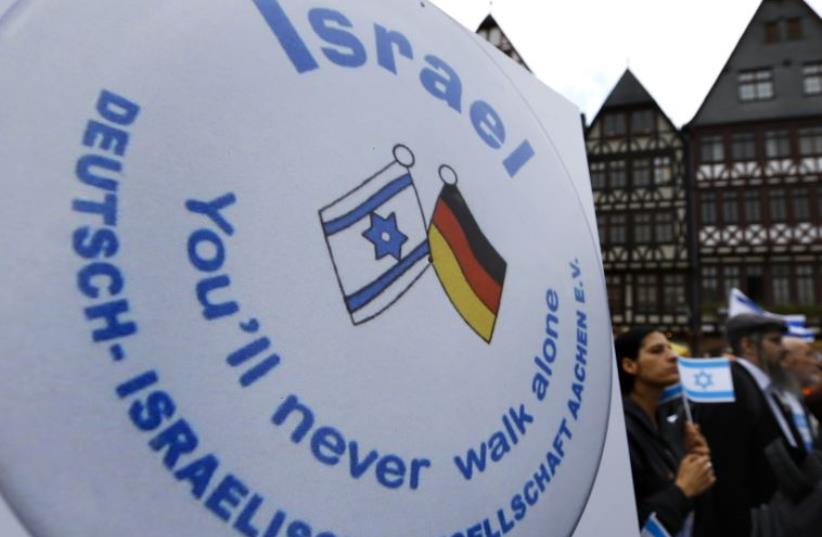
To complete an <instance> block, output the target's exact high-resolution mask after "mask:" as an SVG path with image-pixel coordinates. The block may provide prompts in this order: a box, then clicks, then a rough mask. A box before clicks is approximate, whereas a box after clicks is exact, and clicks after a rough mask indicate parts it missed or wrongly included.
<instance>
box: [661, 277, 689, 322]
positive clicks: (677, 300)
mask: <svg viewBox="0 0 822 537" xmlns="http://www.w3.org/2000/svg"><path fill="white" fill-rule="evenodd" d="M662 307H663V309H664V310H665V312H666V313H677V312H680V311H687V302H686V301H685V278H684V277H683V276H682V274H665V275H664V276H663V277H662Z"/></svg>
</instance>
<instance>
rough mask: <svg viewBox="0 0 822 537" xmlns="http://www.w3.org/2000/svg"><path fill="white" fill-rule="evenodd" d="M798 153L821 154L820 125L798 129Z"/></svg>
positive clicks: (805, 154)
mask: <svg viewBox="0 0 822 537" xmlns="http://www.w3.org/2000/svg"><path fill="white" fill-rule="evenodd" d="M799 154H800V155H802V156H810V155H822V127H811V128H808V129H799Z"/></svg>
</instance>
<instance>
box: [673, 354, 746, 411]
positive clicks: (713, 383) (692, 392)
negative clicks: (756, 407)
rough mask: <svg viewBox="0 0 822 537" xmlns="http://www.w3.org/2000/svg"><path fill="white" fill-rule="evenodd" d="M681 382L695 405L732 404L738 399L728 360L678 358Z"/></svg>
mask: <svg viewBox="0 0 822 537" xmlns="http://www.w3.org/2000/svg"><path fill="white" fill-rule="evenodd" d="M677 367H678V368H679V382H680V383H681V384H682V389H683V390H684V391H685V395H686V396H687V397H688V399H690V400H691V401H693V402H694V403H732V402H734V400H735V399H736V397H735V394H734V383H733V379H732V378H731V362H730V360H728V359H727V358H678V359H677Z"/></svg>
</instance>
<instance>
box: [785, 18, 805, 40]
mask: <svg viewBox="0 0 822 537" xmlns="http://www.w3.org/2000/svg"><path fill="white" fill-rule="evenodd" d="M785 27H786V29H787V34H788V39H789V40H790V41H798V40H800V39H802V19H800V18H793V19H788V20H787V21H785Z"/></svg>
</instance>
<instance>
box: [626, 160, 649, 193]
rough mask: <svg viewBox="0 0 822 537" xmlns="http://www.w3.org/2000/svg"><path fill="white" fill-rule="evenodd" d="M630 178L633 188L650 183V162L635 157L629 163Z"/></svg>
mask: <svg viewBox="0 0 822 537" xmlns="http://www.w3.org/2000/svg"><path fill="white" fill-rule="evenodd" d="M631 166H633V169H632V170H631V180H632V181H633V185H634V188H642V187H646V186H648V185H650V184H651V163H650V162H649V161H648V159H646V158H640V159H636V160H634V161H633V162H632V163H631Z"/></svg>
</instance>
